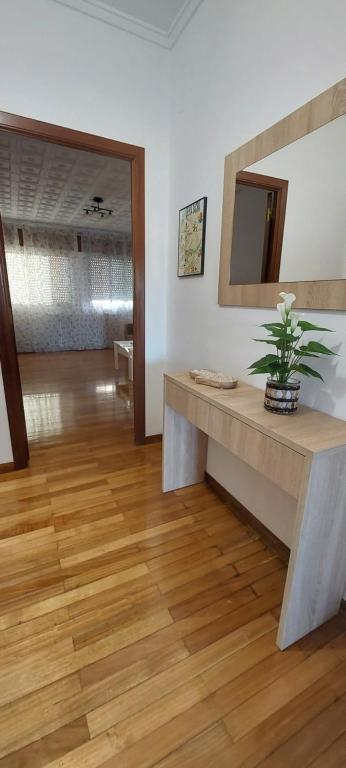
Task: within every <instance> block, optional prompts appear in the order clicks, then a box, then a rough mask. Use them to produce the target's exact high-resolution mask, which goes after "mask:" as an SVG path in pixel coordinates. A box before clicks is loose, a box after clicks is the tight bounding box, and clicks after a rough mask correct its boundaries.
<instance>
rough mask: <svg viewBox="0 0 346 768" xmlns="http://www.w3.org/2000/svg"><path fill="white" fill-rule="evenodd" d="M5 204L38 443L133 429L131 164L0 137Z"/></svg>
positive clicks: (24, 375)
mask: <svg viewBox="0 0 346 768" xmlns="http://www.w3.org/2000/svg"><path fill="white" fill-rule="evenodd" d="M0 158H1V160H0V168H1V176H0V208H1V214H2V222H3V232H4V241H5V252H6V263H7V272H8V280H9V289H10V296H11V303H12V312H13V321H14V329H15V337H16V347H17V353H18V361H19V369H20V376H21V384H22V391H23V399H24V410H25V418H26V427H27V434H28V439H29V443H34V442H36V443H37V442H38V443H42V441H44V440H47V439H48V440H52V439H53V438H54V439H56V440H60V441H62V442H63V441H65V440H68V439H70V440H71V439H73V438H74V437H75V435H76V431H79V433H80V434H81V430H82V432H83V431H84V432H85V433H86V431H87V429H88V428H89V429H90V426H92V428H93V429H97V428H98V427H102V425H103V426H104V425H106V426H107V425H110V426H112V427H113V430H116V429H117V427H118V428H119V427H120V425H123V424H126V425H127V429H128V430H129V429H131V426H132V421H133V387H132V382H133V264H132V236H131V173H130V163H129V162H128V161H126V160H122V159H115V158H112V157H107V156H102V155H99V154H96V153H91V152H83V151H80V150H76V149H71V148H69V147H64V146H59V145H57V144H52V143H48V142H46V141H39V140H35V139H31V138H27V137H24V136H21V135H19V134H15V133H13V134H10V133H7V132H6V131H1V132H0Z"/></svg>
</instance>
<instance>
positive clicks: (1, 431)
mask: <svg viewBox="0 0 346 768" xmlns="http://www.w3.org/2000/svg"><path fill="white" fill-rule="evenodd" d="M12 460H13V454H12V445H11V437H10V430H9V426H8V418H7V410H6V401H5V393H4V385H3V381H2V371H1V365H0V464H7V463H8V462H11V461H12Z"/></svg>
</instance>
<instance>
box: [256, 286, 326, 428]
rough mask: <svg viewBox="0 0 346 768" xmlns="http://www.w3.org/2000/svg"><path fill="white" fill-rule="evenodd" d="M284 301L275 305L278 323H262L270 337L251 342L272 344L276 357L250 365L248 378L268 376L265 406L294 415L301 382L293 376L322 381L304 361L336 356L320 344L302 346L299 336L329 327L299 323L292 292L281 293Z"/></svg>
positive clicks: (309, 343) (267, 357)
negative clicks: (298, 374) (258, 375)
mask: <svg viewBox="0 0 346 768" xmlns="http://www.w3.org/2000/svg"><path fill="white" fill-rule="evenodd" d="M279 295H280V296H281V298H282V299H283V301H282V302H281V303H280V304H278V305H277V308H278V310H279V312H280V316H281V322H277V323H264V324H263V325H262V326H261V327H262V328H266V330H267V331H269V338H267V339H254V341H259V342H260V343H261V344H271V345H273V346H274V347H276V352H275V354H274V353H272V354H269V355H265V356H264V357H261V358H260V360H256V362H255V363H252V365H250V366H249V369H251V370H250V374H249V375H250V376H251V375H254V374H255V373H267V374H269V376H268V378H267V384H266V391H265V397H264V407H265V408H266V409H267V410H268V411H272V412H274V413H282V414H290V413H295V411H296V410H297V407H298V399H299V392H300V381H299V379H296V378H295V376H294V375H295V374H296V373H300V374H301V375H302V376H313V377H314V378H316V379H321V381H323V379H322V376H321V374H320V373H318V371H315V370H314V369H313V368H310V366H309V365H307V364H306V362H304V363H303V362H302V360H303V359H305V358H308V359H309V358H320V357H321V356H322V357H323V356H324V355H335V354H336V353H335V352H333V351H332V350H331V349H328V347H325V346H324V344H321V343H320V342H319V341H308V342H307V344H303V343H302V337H303V335H304V334H305V333H306V332H310V331H328V332H330V328H321V327H320V326H318V325H313V324H312V323H309V322H308V321H307V320H301V319H300V317H299V315H298V314H297V313H296V312H292V304H293V302H294V301H295V298H296V297H295V295H294V293H280V294H279Z"/></svg>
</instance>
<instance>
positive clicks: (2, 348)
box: [0, 111, 145, 469]
mask: <svg viewBox="0 0 346 768" xmlns="http://www.w3.org/2000/svg"><path fill="white" fill-rule="evenodd" d="M0 128H2V129H3V130H6V131H9V132H12V133H18V134H21V135H22V136H28V137H29V138H33V139H41V140H42V141H47V142H51V143H54V144H62V145H64V146H66V147H72V148H74V149H82V150H84V151H87V152H97V153H98V154H101V155H108V156H110V157H118V158H121V159H123V160H129V161H130V162H131V205H132V254H133V273H134V290H133V294H134V295H133V337H134V348H135V353H134V370H133V392H134V433H135V442H136V443H137V444H142V443H144V442H145V150H144V149H143V147H137V146H135V145H133V144H126V143H124V142H121V141H115V140H114V139H106V138H103V137H101V136H95V135H93V134H90V133H84V132H82V131H76V130H73V129H72V128H64V127H62V126H59V125H53V124H51V123H44V122H41V121H40V120H33V119H31V118H28V117H21V116H19V115H12V114H10V113H9V112H1V111H0ZM6 283H7V272H6V263H5V264H4V263H3V259H1V258H0V294H1V295H0V326H1V327H2V328H3V329H5V332H3V333H2V334H1V336H0V360H1V361H2V365H3V379H4V389H5V398H6V405H7V412H8V418H9V426H10V433H11V441H12V450H13V461H14V466H15V468H16V469H21V468H23V467H25V466H27V463H28V458H27V451H26V450H25V445H27V435H26V428H25V421H24V428H23V395H22V389H21V382H20V377H19V373H17V374H16V370H17V372H18V361H17V349H16V344H15V336H14V333H13V321H12V308H11V301H10V298H9V295H7V293H6ZM11 328H12V333H11V331H10V329H11ZM6 329H9V330H8V331H6ZM8 373H10V376H9V375H8Z"/></svg>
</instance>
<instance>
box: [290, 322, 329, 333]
mask: <svg viewBox="0 0 346 768" xmlns="http://www.w3.org/2000/svg"><path fill="white" fill-rule="evenodd" d="M298 327H299V328H301V329H302V331H328V333H334V331H332V329H331V328H321V326H320V325H314V324H313V323H308V321H307V320H299V321H298Z"/></svg>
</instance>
